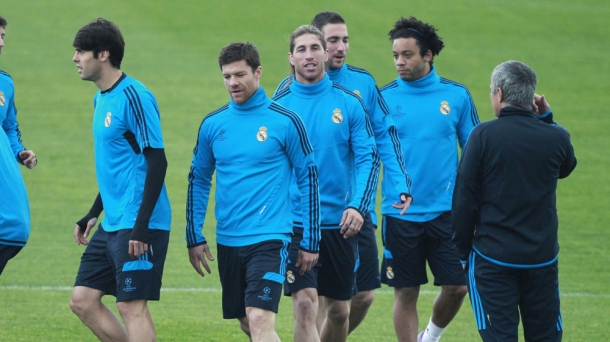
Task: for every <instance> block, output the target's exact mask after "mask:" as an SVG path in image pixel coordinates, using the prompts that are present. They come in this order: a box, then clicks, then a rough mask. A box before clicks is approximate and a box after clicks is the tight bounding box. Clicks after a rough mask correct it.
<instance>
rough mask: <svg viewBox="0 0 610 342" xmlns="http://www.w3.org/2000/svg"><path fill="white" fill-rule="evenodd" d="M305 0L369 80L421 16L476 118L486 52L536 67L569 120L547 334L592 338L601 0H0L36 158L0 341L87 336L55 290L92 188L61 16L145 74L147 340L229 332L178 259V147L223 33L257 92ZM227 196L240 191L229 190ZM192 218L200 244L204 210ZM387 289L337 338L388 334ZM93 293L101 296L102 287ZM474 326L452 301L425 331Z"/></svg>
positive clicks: (195, 116) (86, 88)
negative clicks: (327, 19)
mask: <svg viewBox="0 0 610 342" xmlns="http://www.w3.org/2000/svg"><path fill="white" fill-rule="evenodd" d="M323 10H334V11H338V12H340V13H341V14H342V15H343V16H344V18H345V19H346V21H347V23H348V28H349V34H350V36H351V39H350V51H349V54H348V58H347V61H348V62H349V63H350V64H353V65H356V66H359V67H361V68H364V69H367V70H369V71H370V72H371V73H372V74H373V75H374V76H375V78H376V80H377V83H378V85H379V86H383V85H385V84H387V83H389V82H390V81H392V80H393V79H394V78H395V77H396V73H395V71H394V67H393V64H392V53H391V44H390V42H389V41H388V39H387V32H388V31H389V30H390V28H391V26H392V25H393V23H394V22H395V20H396V19H397V18H398V17H400V16H401V15H403V16H409V15H414V16H416V17H418V18H419V19H422V20H424V21H427V22H430V23H432V24H434V25H435V26H436V27H437V28H438V29H439V35H440V36H441V37H443V39H444V41H445V44H446V48H445V49H444V50H443V51H442V52H441V54H440V55H439V56H438V57H436V58H435V65H436V68H437V71H438V73H439V74H440V75H441V76H443V77H445V78H448V79H451V80H455V81H458V82H461V83H463V84H465V85H466V86H467V87H468V88H469V89H470V92H471V93H472V96H473V98H474V101H475V104H476V106H477V109H478V111H479V116H480V118H481V121H487V120H492V119H494V117H493V113H492V110H491V106H490V103H489V80H490V74H491V71H492V69H493V68H494V67H495V66H496V65H497V64H499V63H501V62H504V61H506V60H510V59H518V60H521V61H523V62H525V63H527V64H528V65H530V66H531V67H532V68H533V69H534V70H535V71H536V72H537V74H538V77H539V84H538V92H539V93H542V94H545V95H546V96H547V99H548V101H549V102H550V104H551V107H552V109H553V111H554V113H555V115H556V119H557V120H558V121H559V122H560V124H562V125H563V126H565V127H566V128H568V129H569V131H570V132H571V134H572V142H573V145H574V148H575V150H576V155H577V157H578V161H579V163H578V167H577V168H576V170H575V171H574V173H573V174H572V175H571V176H570V177H569V178H568V179H566V180H563V181H560V184H559V189H558V196H557V197H558V198H557V207H558V213H559V219H560V228H559V236H560V245H561V253H560V258H559V268H560V286H561V294H562V313H563V323H564V326H565V334H564V337H565V340H566V341H608V340H610V327H609V326H608V323H609V322H608V321H609V320H608V318H607V316H608V306H609V305H610V287H609V285H608V284H609V281H610V272H609V271H608V256H609V255H610V252H608V241H609V237H610V233H609V229H608V222H609V221H610V215H609V212H610V208H609V200H608V195H609V194H610V185H609V182H608V181H609V178H608V175H607V173H608V169H609V167H610V153H609V149H610V141H609V139H608V129H609V128H610V125H609V123H610V119H609V118H608V109H607V108H608V107H609V106H608V101H607V94H608V91H609V90H610V87H609V81H608V77H609V76H610V75H609V67H608V54H609V52H610V45H609V43H608V42H609V39H610V32H609V31H610V30H609V29H608V25H607V23H608V17H610V3H609V2H607V1H602V0H579V1H566V0H539V1H526V0H514V1H496V0H487V1H485V0H468V1H449V0H447V1H438V0H432V1H425V2H424V1H397V0H392V1H385V0H383V1H364V0H357V1H347V0H337V1H334V2H330V1H320V0H314V1H300V2H294V1H270V0H264V1H232V0H225V1H196V0H185V1H156V0H154V1H144V0H133V1H118V0H108V1H99V0H87V1H83V0H58V1H43V0H37V1H30V0H2V3H1V5H0V15H3V16H5V17H6V18H7V19H8V21H9V26H8V27H7V31H6V33H7V36H6V40H5V44H6V46H5V47H4V48H3V50H2V56H1V57H0V69H2V70H5V71H7V72H9V73H10V74H11V75H12V77H13V79H14V81H15V85H16V93H17V95H16V104H17V108H18V109H19V116H18V119H19V123H20V128H21V132H22V135H23V141H24V144H25V145H26V146H27V147H28V148H30V149H32V150H34V151H35V152H36V154H37V156H38V159H39V165H38V166H37V167H36V168H35V169H34V170H26V169H25V168H22V170H23V175H24V178H25V181H26V183H27V188H28V193H29V197H30V203H31V213H32V232H31V237H30V241H29V243H28V245H27V246H26V247H25V249H24V250H23V251H22V252H21V253H20V254H19V255H18V256H17V257H16V258H15V259H13V260H12V261H10V262H9V264H8V266H7V267H6V269H5V270H4V274H3V275H2V277H1V278H0V341H94V340H95V338H94V336H93V335H92V334H91V332H90V331H89V330H88V329H87V328H86V327H85V326H84V325H83V324H82V323H81V322H80V321H79V320H78V318H77V317H76V316H75V315H74V314H72V312H71V311H70V308H69V305H68V303H69V298H70V290H71V286H72V284H73V282H74V277H75V274H76V271H77V268H78V264H79V260H80V255H81V253H82V252H83V250H84V247H83V246H77V245H76V243H75V242H74V238H73V230H74V222H75V221H76V220H78V219H80V218H81V217H82V216H83V215H84V214H85V213H86V212H87V210H88V209H89V207H90V205H91V204H92V202H93V200H94V198H95V196H96V194H97V186H96V181H95V171H94V165H93V146H92V137H91V114H92V98H93V95H94V93H95V92H96V91H97V88H96V87H95V85H94V84H93V83H91V82H83V81H81V80H80V79H79V75H78V73H77V69H76V67H75V64H74V63H73V62H72V61H71V58H72V56H73V54H74V49H73V48H72V46H71V44H72V39H73V37H74V34H75V33H76V31H77V30H78V29H79V28H80V27H82V26H83V25H85V24H86V23H88V22H89V21H91V20H93V19H95V18H97V17H104V18H107V19H110V20H112V21H114V22H116V23H117V24H118V25H119V26H120V27H121V29H122V32H123V34H124V36H125V40H126V44H127V47H126V53H125V58H124V61H123V65H122V70H123V71H124V72H126V73H127V74H129V75H132V76H134V77H136V78H137V79H139V80H141V81H142V82H143V83H144V84H146V85H147V86H148V88H149V89H150V90H151V91H152V92H153V93H154V94H155V95H156V97H157V99H158V102H159V106H160V110H161V116H162V125H163V133H164V138H165V144H166V153H167V157H168V160H169V169H168V173H167V179H166V183H167V188H168V191H169V194H170V200H171V203H172V208H173V214H174V216H173V224H172V229H173V231H172V234H171V242H170V244H171V245H170V249H169V253H168V256H167V262H166V265H165V274H164V279H163V280H164V282H163V285H164V289H163V292H162V299H161V301H160V302H154V303H151V304H150V310H151V312H152V316H153V318H154V320H155V325H156V329H157V335H158V340H159V341H246V338H245V336H244V335H243V334H242V333H241V331H240V330H239V328H238V324H237V322H236V321H225V320H223V319H222V314H221V304H220V302H221V299H220V298H221V292H220V283H219V280H218V275H217V270H216V263H215V262H214V263H213V264H212V268H213V273H212V274H211V275H207V276H206V277H205V278H203V279H202V278H201V277H199V276H198V275H197V274H196V273H195V271H194V270H193V269H192V267H191V266H190V264H189V261H188V255H187V250H186V248H185V242H184V235H185V233H184V226H185V214H184V213H185V209H184V208H185V198H186V188H187V179H186V176H187V173H188V170H189V165H190V161H191V155H192V149H193V147H194V144H195V140H196V135H197V129H198V127H199V124H200V122H201V120H202V118H203V117H204V115H205V114H207V113H209V112H211V111H213V110H214V109H216V108H218V107H220V106H222V105H223V104H225V103H226V102H227V101H228V94H227V93H226V90H225V89H224V86H223V83H222V77H221V73H220V70H219V67H218V64H217V59H216V58H217V56H218V52H219V51H220V49H221V48H222V47H223V46H224V45H226V44H228V43H230V42H235V41H251V42H253V43H255V44H256V45H257V46H258V48H259V50H260V52H261V56H262V65H263V76H262V85H263V87H264V88H265V90H266V91H267V93H268V94H269V95H271V93H272V92H273V90H274V89H275V86H276V85H277V84H278V82H279V81H280V80H281V79H282V78H283V77H284V76H286V75H287V74H288V72H289V66H288V59H287V52H288V37H289V36H290V33H291V32H292V31H293V30H294V29H295V28H296V27H297V26H299V25H301V24H305V23H309V21H310V20H311V18H312V17H313V16H314V15H315V13H317V12H319V11H323ZM236 124H238V123H236ZM540 148H544V146H541V147H540ZM415 186H417V185H416V184H415ZM1 195H2V194H0V196H1ZM235 196H236V197H235V200H236V201H240V202H242V203H243V205H244V206H246V205H248V199H247V198H240V197H239V194H235ZM210 208H213V205H211V206H210ZM205 232H206V236H207V237H208V240H209V241H211V242H213V241H214V240H215V239H214V218H213V215H208V221H207V222H206V225H205ZM212 247H213V249H214V253H215V244H212ZM436 294H437V288H435V287H434V286H431V285H426V286H423V287H422V294H421V297H420V301H419V310H420V329H423V327H424V326H425V324H426V323H427V321H428V318H429V315H430V310H431V306H432V301H433V299H434V298H435V296H436ZM392 301H393V293H392V291H391V289H388V288H387V287H385V286H384V287H382V289H380V290H379V291H377V296H376V300H375V303H374V304H373V306H372V308H371V310H370V312H369V315H368V317H367V319H366V320H365V321H364V323H363V324H362V325H361V326H360V327H359V328H358V329H357V330H356V331H355V332H354V333H353V334H352V335H351V336H350V338H349V340H350V341H393V340H395V334H394V330H393V325H392ZM105 302H106V303H107V304H108V305H109V306H110V307H112V308H113V310H115V309H114V301H113V298H106V299H105ZM290 303H291V301H290V300H289V299H287V298H284V299H283V300H282V302H281V307H280V313H279V315H278V317H277V330H278V333H279V335H280V337H281V338H282V339H283V340H291V339H292V335H291V334H292V310H291V304H290ZM477 339H478V334H477V332H476V325H475V323H474V319H473V315H472V310H471V309H470V305H469V303H468V301H466V302H465V304H464V306H463V307H462V310H461V311H460V313H459V314H458V316H457V317H456V319H455V320H454V322H453V323H452V324H451V326H450V327H449V329H447V331H446V333H445V334H444V335H443V341H474V340H477Z"/></svg>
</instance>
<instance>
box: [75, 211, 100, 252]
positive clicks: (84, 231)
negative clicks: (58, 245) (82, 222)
mask: <svg viewBox="0 0 610 342" xmlns="http://www.w3.org/2000/svg"><path fill="white" fill-rule="evenodd" d="M96 222H97V217H94V218H92V219H90V220H89V221H88V222H87V226H86V227H81V226H79V225H78V224H76V226H75V227H74V240H76V243H77V244H78V245H85V246H86V245H88V244H89V241H87V237H89V232H90V231H91V228H93V227H94V226H95V223H96Z"/></svg>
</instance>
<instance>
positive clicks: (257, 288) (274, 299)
mask: <svg viewBox="0 0 610 342" xmlns="http://www.w3.org/2000/svg"><path fill="white" fill-rule="evenodd" d="M288 245H289V242H288V241H281V240H272V241H264V242H260V243H257V244H254V245H250V246H243V247H228V246H224V245H221V244H217V247H218V273H219V275H220V283H221V285H222V316H223V318H225V319H232V318H241V317H244V316H246V307H254V308H261V309H264V310H269V311H273V312H275V313H277V311H278V306H279V304H280V298H281V297H282V284H283V283H284V279H285V276H284V275H285V274H286V262H287V259H288Z"/></svg>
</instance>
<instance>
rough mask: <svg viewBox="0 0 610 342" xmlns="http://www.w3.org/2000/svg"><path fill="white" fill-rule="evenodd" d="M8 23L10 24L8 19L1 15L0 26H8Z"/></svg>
mask: <svg viewBox="0 0 610 342" xmlns="http://www.w3.org/2000/svg"><path fill="white" fill-rule="evenodd" d="M6 25H8V22H7V21H6V19H4V17H3V16H1V15H0V27H4V28H6Z"/></svg>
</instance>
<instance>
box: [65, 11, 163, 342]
mask: <svg viewBox="0 0 610 342" xmlns="http://www.w3.org/2000/svg"><path fill="white" fill-rule="evenodd" d="M72 45H73V46H74V48H75V49H76V53H75V54H74V57H73V58H72V60H73V61H74V62H75V63H76V67H77V68H78V73H79V74H80V77H81V79H82V80H85V81H92V82H93V83H95V85H96V86H97V87H98V88H99V91H98V92H97V93H96V94H95V96H94V98H93V107H94V112H93V145H94V149H95V166H96V174H97V184H98V188H99V194H98V195H97V197H96V199H95V201H94V204H93V206H92V207H91V210H90V211H89V213H87V215H85V217H83V218H82V219H81V220H79V221H78V222H77V223H76V226H75V229H74V238H75V240H76V242H77V244H79V245H80V244H83V245H87V248H86V249H85V252H84V253H83V256H82V258H81V263H80V267H79V270H78V275H77V276H76V282H75V284H74V289H73V291H72V298H71V300H70V306H71V308H72V311H74V313H75V314H76V315H77V316H78V317H79V318H80V319H81V321H82V322H83V323H84V324H85V325H87V326H88V327H89V329H91V331H92V332H93V333H94V334H95V336H97V338H99V339H100V340H102V341H154V340H155V339H156V336H155V328H154V325H153V321H152V318H151V316H150V312H149V311H148V305H147V303H148V300H159V295H160V291H161V277H162V275H163V264H164V263H165V256H166V253H167V246H168V242H169V230H170V224H171V209H170V205H169V199H168V197H167V192H166V189H165V184H164V179H165V172H166V169H167V160H166V158H165V152H164V144H163V138H162V135H161V125H160V114H159V109H158V106H157V101H156V99H155V97H154V96H153V94H152V93H151V92H150V91H149V90H148V89H146V87H145V86H144V85H143V84H142V83H140V82H138V81H137V80H135V79H133V78H132V77H130V76H127V75H126V74H124V73H123V72H121V70H120V67H121V61H122V59H123V52H124V49H125V42H124V40H123V36H122V34H121V31H120V30H119V28H118V27H117V26H116V25H115V24H114V23H112V22H110V21H108V20H105V19H102V18H100V19H97V20H95V21H93V22H91V23H89V24H87V25H85V26H84V27H82V28H81V29H80V30H79V31H78V32H77V33H76V36H75V37H74V42H73V44H72ZM102 210H103V211H104V219H103V220H102V222H101V223H100V225H99V226H98V229H97V230H96V231H95V234H93V236H92V237H91V240H90V241H87V237H88V236H89V233H90V231H91V228H92V227H93V226H94V225H95V223H96V222H97V218H98V216H99V215H100V213H101V212H102ZM106 294H110V295H113V296H115V297H116V301H117V308H118V311H119V313H120V315H121V317H122V318H123V321H124V322H125V326H123V325H122V324H121V322H120V321H119V320H118V318H117V317H116V316H115V315H114V314H113V313H112V311H110V310H109V309H108V308H107V307H106V306H105V305H104V304H103V303H102V302H101V299H102V296H104V295H106Z"/></svg>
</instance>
